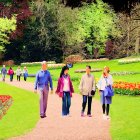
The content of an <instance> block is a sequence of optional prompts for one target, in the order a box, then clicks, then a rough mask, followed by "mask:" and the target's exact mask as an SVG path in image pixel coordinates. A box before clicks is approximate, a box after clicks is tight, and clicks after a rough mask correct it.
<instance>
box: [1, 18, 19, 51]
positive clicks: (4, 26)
mask: <svg viewBox="0 0 140 140" xmlns="http://www.w3.org/2000/svg"><path fill="white" fill-rule="evenodd" d="M15 29H16V18H15V17H12V18H11V19H8V18H0V51H4V45H6V44H9V37H8V35H9V34H10V33H11V32H12V31H14V30H15Z"/></svg>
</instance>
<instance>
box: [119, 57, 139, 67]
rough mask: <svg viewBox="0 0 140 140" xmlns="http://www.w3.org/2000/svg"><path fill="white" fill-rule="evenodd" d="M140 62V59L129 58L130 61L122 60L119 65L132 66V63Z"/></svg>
mask: <svg viewBox="0 0 140 140" xmlns="http://www.w3.org/2000/svg"><path fill="white" fill-rule="evenodd" d="M138 62H140V58H128V59H121V60H119V61H118V63H119V64H120V65H121V64H130V63H138Z"/></svg>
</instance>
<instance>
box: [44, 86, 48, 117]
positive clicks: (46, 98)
mask: <svg viewBox="0 0 140 140" xmlns="http://www.w3.org/2000/svg"><path fill="white" fill-rule="evenodd" d="M48 93H49V90H48V89H46V88H45V89H44V92H43V104H44V115H45V116H46V109H47V103H48Z"/></svg>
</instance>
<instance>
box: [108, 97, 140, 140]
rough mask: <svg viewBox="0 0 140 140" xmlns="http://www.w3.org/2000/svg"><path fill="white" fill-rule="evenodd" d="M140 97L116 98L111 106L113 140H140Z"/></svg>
mask: <svg viewBox="0 0 140 140" xmlns="http://www.w3.org/2000/svg"><path fill="white" fill-rule="evenodd" d="M139 107H140V97H132V96H117V95H116V96H115V97H114V98H113V104H112V105H111V130H110V131H111V135H112V139H113V140H140V111H139Z"/></svg>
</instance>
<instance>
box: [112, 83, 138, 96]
mask: <svg viewBox="0 0 140 140" xmlns="http://www.w3.org/2000/svg"><path fill="white" fill-rule="evenodd" d="M113 88H114V91H115V93H116V94H122V95H140V83H128V82H115V83H114V84H113Z"/></svg>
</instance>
